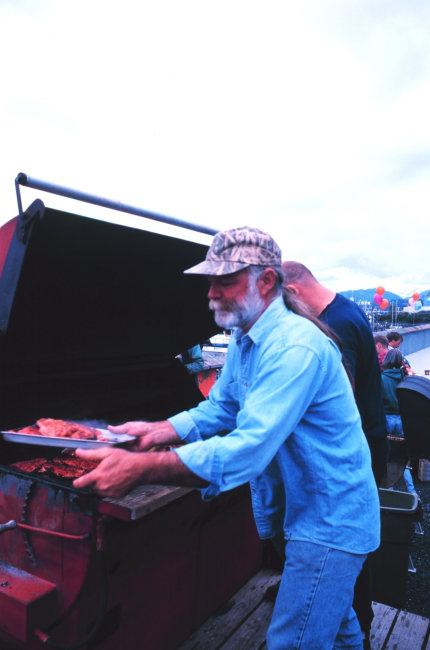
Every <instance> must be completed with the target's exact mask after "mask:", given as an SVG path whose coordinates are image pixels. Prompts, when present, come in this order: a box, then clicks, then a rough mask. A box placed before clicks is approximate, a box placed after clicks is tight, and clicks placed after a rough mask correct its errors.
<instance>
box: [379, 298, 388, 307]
mask: <svg viewBox="0 0 430 650" xmlns="http://www.w3.org/2000/svg"><path fill="white" fill-rule="evenodd" d="M388 305H389V303H388V300H387V299H386V298H383V299H382V302H381V304H380V305H379V306H380V308H381V309H386V308H387V307H388Z"/></svg>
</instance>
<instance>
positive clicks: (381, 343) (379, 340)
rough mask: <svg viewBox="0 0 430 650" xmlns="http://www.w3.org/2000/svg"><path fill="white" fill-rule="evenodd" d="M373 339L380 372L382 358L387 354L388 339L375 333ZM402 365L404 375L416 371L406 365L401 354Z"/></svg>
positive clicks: (414, 373) (388, 347)
mask: <svg viewBox="0 0 430 650" xmlns="http://www.w3.org/2000/svg"><path fill="white" fill-rule="evenodd" d="M373 340H374V341H375V347H376V352H377V353H378V362H379V367H380V368H381V372H382V366H383V363H384V359H385V357H386V355H387V352H388V350H389V349H390V346H389V341H388V338H387V337H386V336H384V335H383V334H375V335H374V337H373ZM399 352H400V350H399ZM400 354H401V352H400ZM402 367H403V370H404V372H405V375H416V372H414V371H413V370H411V369H410V367H409V366H407V365H406V363H405V362H404V361H403V355H402Z"/></svg>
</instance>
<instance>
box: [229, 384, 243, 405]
mask: <svg viewBox="0 0 430 650" xmlns="http://www.w3.org/2000/svg"><path fill="white" fill-rule="evenodd" d="M227 389H228V392H229V394H230V396H231V398H232V399H233V400H234V401H235V402H236V403H237V404H239V406H241V404H242V391H241V388H240V382H238V381H231V382H230V383H229V384H228V386H227Z"/></svg>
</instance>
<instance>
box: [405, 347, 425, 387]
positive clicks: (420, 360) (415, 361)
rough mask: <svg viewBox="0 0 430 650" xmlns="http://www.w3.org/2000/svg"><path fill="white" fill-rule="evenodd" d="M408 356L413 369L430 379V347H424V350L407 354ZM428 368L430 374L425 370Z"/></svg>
mask: <svg viewBox="0 0 430 650" xmlns="http://www.w3.org/2000/svg"><path fill="white" fill-rule="evenodd" d="M406 358H407V360H408V361H409V363H410V364H411V368H412V370H414V371H415V372H416V373H417V375H421V376H422V377H428V378H429V380H430V348H424V350H420V351H419V352H413V353H412V354H407V355H406ZM426 370H427V371H428V375H427V374H426V372H425V371H426Z"/></svg>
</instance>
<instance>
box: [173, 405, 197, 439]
mask: <svg viewBox="0 0 430 650" xmlns="http://www.w3.org/2000/svg"><path fill="white" fill-rule="evenodd" d="M168 422H170V424H171V425H172V427H173V428H174V429H175V431H176V433H177V434H178V436H179V437H180V439H181V440H182V441H183V442H186V443H190V442H196V441H197V440H202V437H201V435H200V432H199V430H198V428H197V427H196V425H195V423H194V420H193V418H192V417H191V415H190V414H189V413H188V411H183V412H182V413H178V414H177V415H174V416H173V417H171V418H168Z"/></svg>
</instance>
